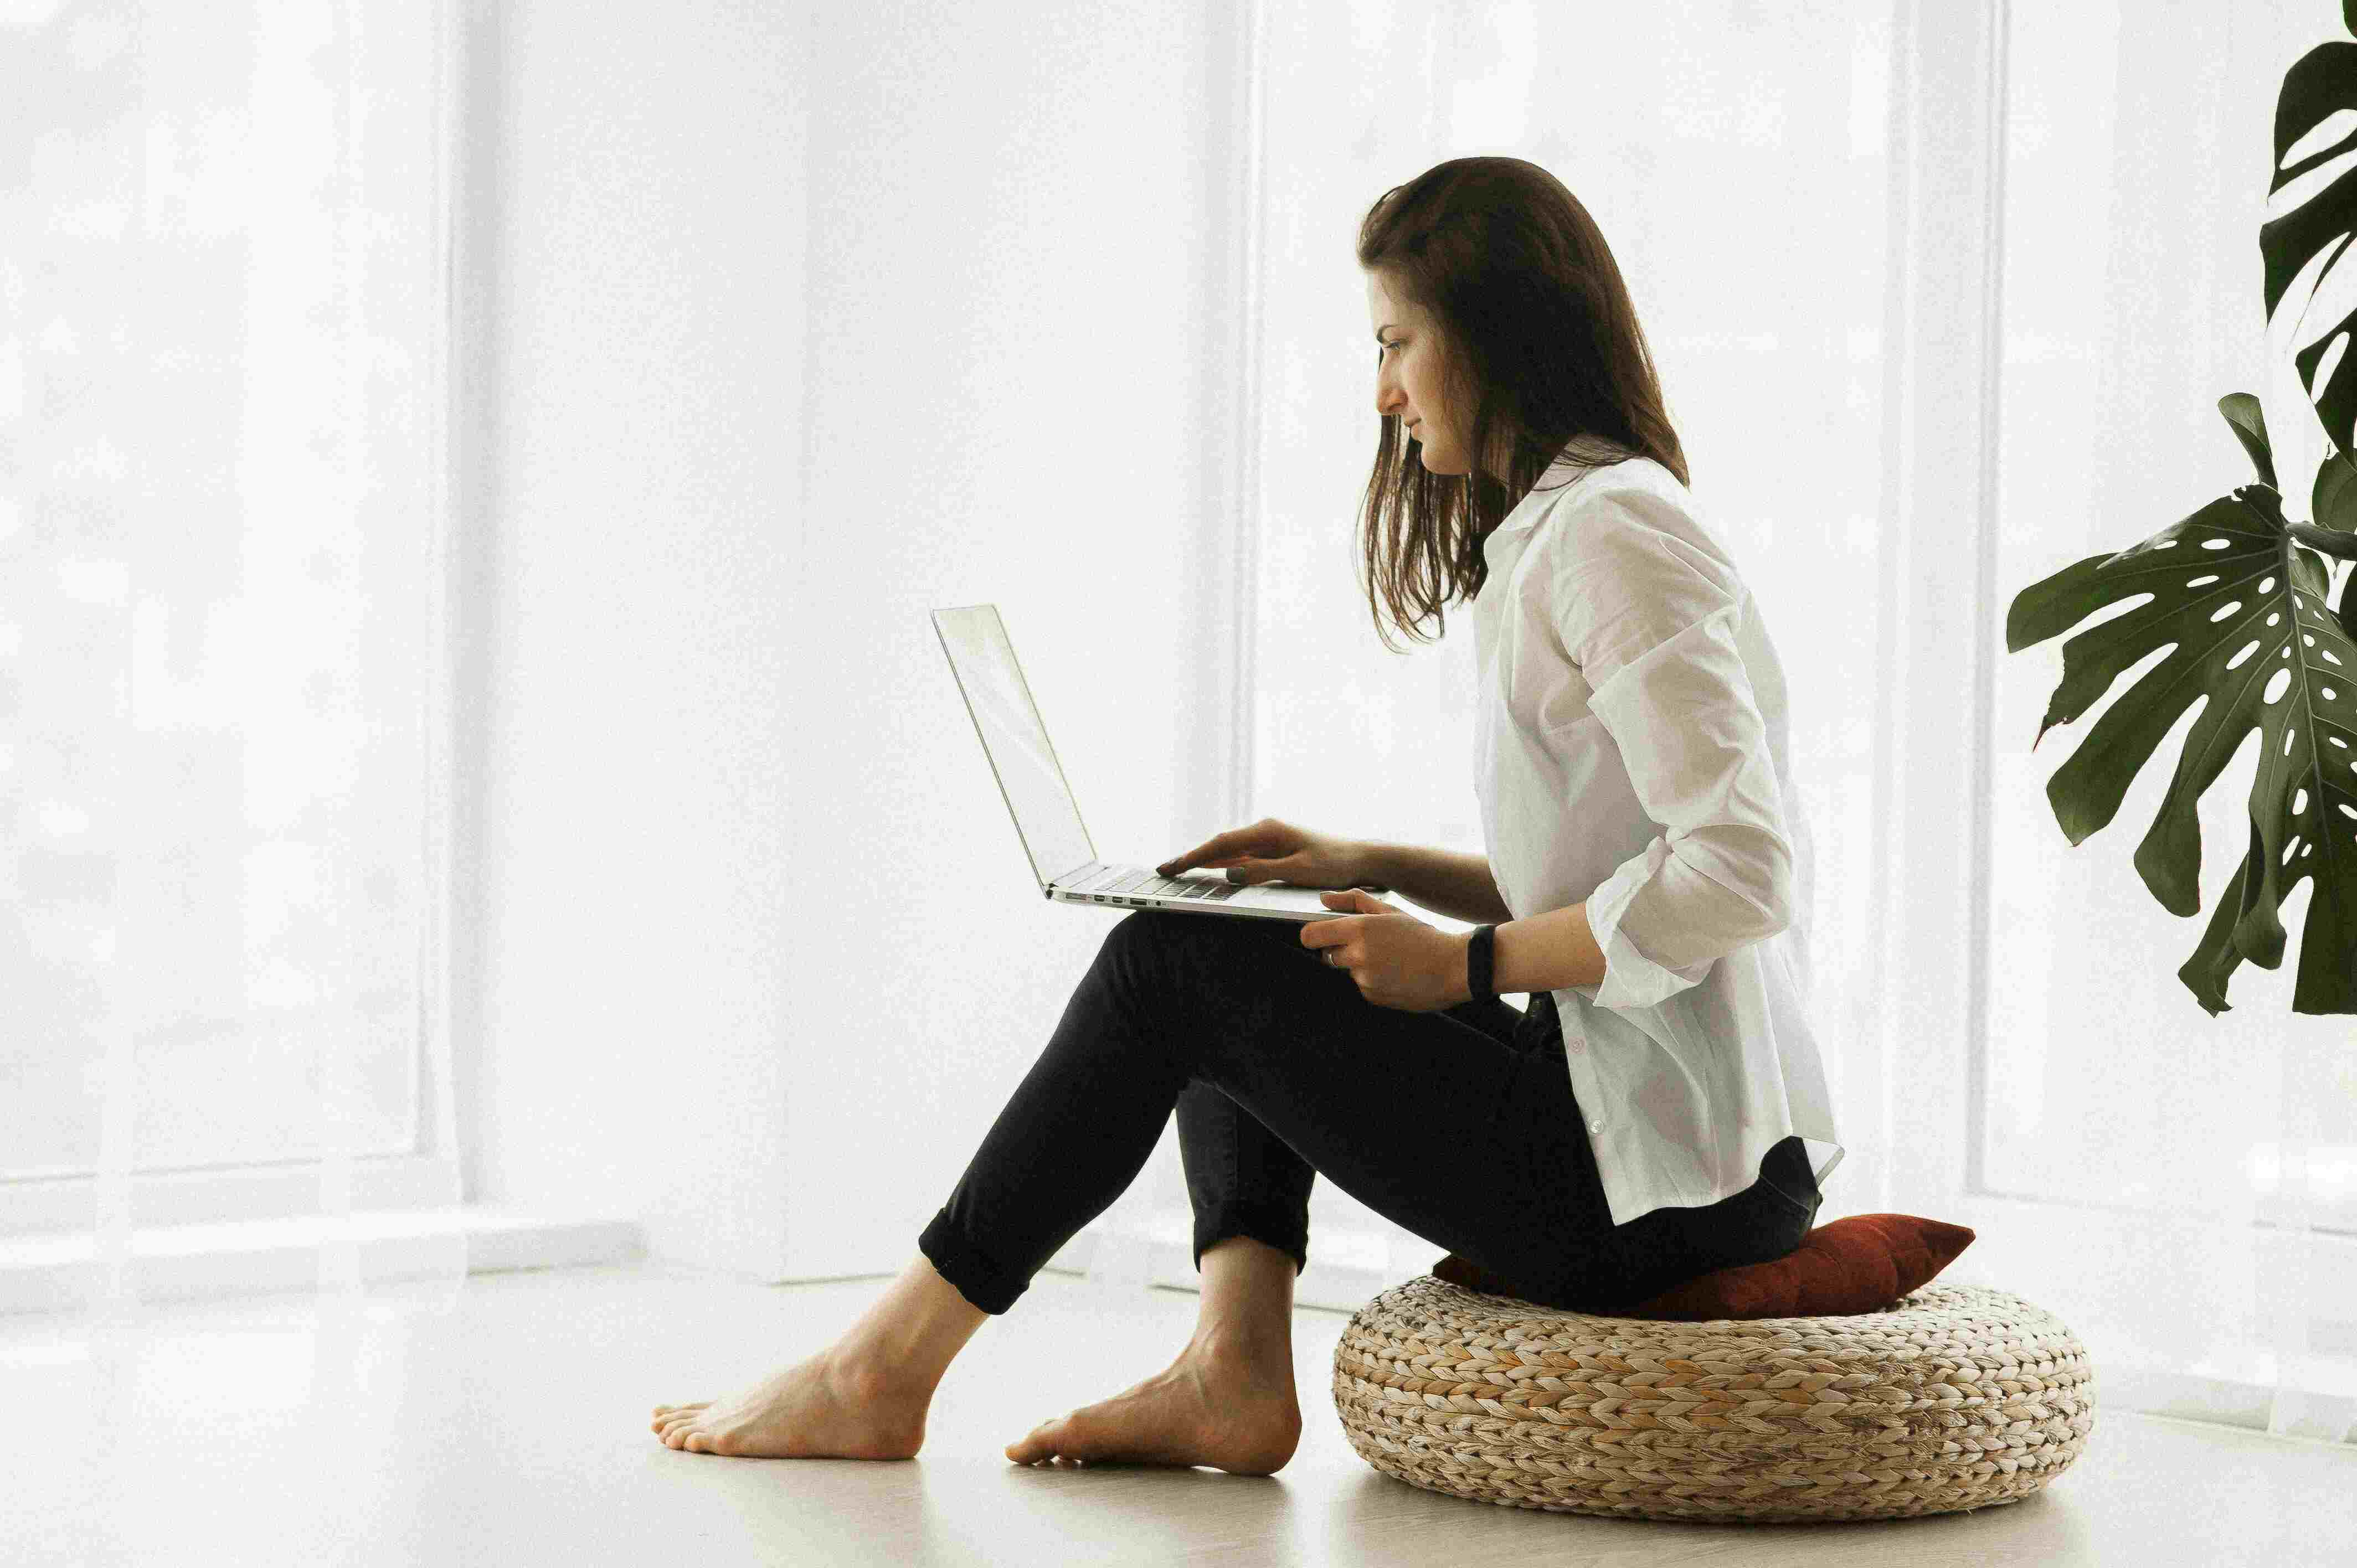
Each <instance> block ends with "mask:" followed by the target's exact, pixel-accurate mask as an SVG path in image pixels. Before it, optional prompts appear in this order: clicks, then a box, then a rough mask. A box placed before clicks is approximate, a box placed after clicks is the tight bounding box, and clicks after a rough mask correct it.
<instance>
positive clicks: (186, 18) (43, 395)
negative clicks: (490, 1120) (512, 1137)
mask: <svg viewBox="0 0 2357 1568" xmlns="http://www.w3.org/2000/svg"><path fill="white" fill-rule="evenodd" d="M0 54H5V57H6V66H7V70H6V71H5V81H7V82H8V83H9V84H10V85H9V89H8V91H7V93H6V95H5V98H0V302H5V303H0V885H5V887H6V889H7V896H6V897H5V899H0V1007H5V1028H0V1075H5V1089H4V1090H0V1248H5V1253H6V1256H7V1257H8V1259H9V1260H10V1261H11V1262H13V1263H16V1264H17V1265H19V1266H18V1267H16V1268H14V1269H12V1270H11V1271H9V1272H8V1273H6V1274H5V1276H4V1277H5V1278H6V1279H7V1280H8V1281H9V1282H10V1285H9V1289H10V1292H11V1294H12V1297H13V1299H11V1300H8V1301H5V1302H0V1309H6V1310H26V1309H39V1308H47V1309H52V1310H61V1311H65V1312H67V1313H68V1315H69V1316H71V1315H72V1313H73V1312H74V1310H75V1309H80V1310H81V1312H82V1313H84V1314H85V1315H86V1316H84V1317H83V1319H82V1321H83V1322H84V1324H85V1326H90V1327H91V1328H93V1329H94V1330H102V1328H103V1326H105V1325H107V1324H111V1323H116V1322H118V1321H119V1320H120V1319H121V1318H122V1317H123V1316H124V1314H125V1313H126V1312H127V1311H129V1310H130V1309H132V1308H135V1307H136V1306H137V1305H139V1304H140V1303H141V1302H143V1301H150V1300H155V1299H158V1298H164V1297H171V1296H176V1295H199V1294H218V1293H235V1292H249V1293H250V1292H256V1291H270V1292H279V1291H285V1290H287V1289H290V1288H292V1289H295V1290H296V1291H298V1292H312V1293H316V1306H317V1313H318V1317H319V1322H320V1324H321V1326H322V1328H323V1330H324V1329H325V1327H326V1326H327V1325H328V1323H329V1322H330V1321H333V1322H341V1323H346V1324H350V1323H352V1322H355V1321H357V1316H356V1313H355V1310H354V1309H355V1308H358V1307H361V1306H365V1305H366V1304H367V1303H368V1302H369V1301H370V1300H371V1299H372V1298H373V1297H375V1296H377V1295H378V1294H382V1293H387V1292H399V1293H402V1294H414V1293H417V1292H421V1291H422V1292H425V1293H426V1294H428V1295H429V1296H436V1295H439V1294H447V1292H448V1291H450V1290H453V1289H455V1288H456V1287H457V1284H458V1283H460V1282H462V1281H463V1278H464V1275H465V1270H466V1242H465V1239H464V1237H463V1235H461V1234H457V1233H455V1232H451V1231H448V1230H443V1231H441V1232H440V1233H438V1234H437V1233H435V1232H434V1231H433V1230H432V1228H431V1227H425V1228H421V1227H420V1226H419V1225H418V1224H417V1223H416V1220H417V1218H418V1217H419V1216H421V1215H431V1214H433V1213H435V1212H437V1211H440V1212H447V1211H448V1210H450V1209H453V1208H455V1207H456V1206H457V1203H458V1200H459V1196H460V1195H459V1187H458V1164H457V1150H456V1146H455V1141H454V1136H453V1133H454V1128H453V1122H452V1104H451V1087H450V1086H451V1060H450V1053H449V1049H448V1036H447V1029H446V1028H445V1026H444V1018H445V997H444V986H443V975H444V968H443V960H442V953H443V950H444V949H445V947H446V946H447V941H446V936H445V931H444V929H443V911H444V909H445V908H446V907H447V886H446V884H447V868H446V866H445V865H444V858H443V857H444V837H443V823H444V818H445V801H446V800H447V794H448V789H449V784H448V780H447V778H446V777H445V776H444V775H445V773H446V770H447V767H448V756H447V748H446V746H445V744H444V741H443V734H442V730H441V728H440V725H441V724H442V723H443V717H442V715H444V714H447V711H448V703H447V693H445V692H444V690H443V687H442V682H443V679H444V671H445V668H446V660H444V659H443V658H442V655H441V639H442V638H443V626H444V608H443V606H444V587H445V584H444V562H445V560H446V557H447V507H446V503H445V496H446V493H447V486H446V483H445V468H446V463H445V456H444V452H445V443H446V420H445V414H444V410H445V401H446V389H447V380H448V372H447V321H448V308H447V299H446V293H447V289H446V278H447V263H446V258H447V242H448V231H447V223H446V220H445V212H446V209H447V205H448V200H447V198H448V191H447V178H446V174H445V170H446V168H447V165H448V161H449V146H448V138H447V134H446V133H445V123H446V108H447V100H448V78H447V59H448V55H449V50H448V47H447V12H446V7H445V6H444V5H442V4H440V3H438V0H436V3H421V4H414V5H366V4H362V3H361V0H229V3H223V4H217V5H181V4H177V3H175V0H79V3H77V0H62V3H29V0H16V3H15V4H12V5H6V6H0ZM91 1343H92V1344H102V1343H112V1341H109V1340H106V1339H105V1338H104V1337H103V1336H102V1334H101V1336H100V1337H98V1338H94V1339H93V1340H92V1341H91ZM320 1364H321V1366H322V1368H323V1369H332V1368H342V1369H347V1370H349V1369H350V1368H351V1367H352V1366H353V1365H354V1359H353V1358H352V1357H350V1356H338V1355H323V1356H322V1358H321V1362H320ZM323 1375H327V1374H325V1373H324V1372H323Z"/></svg>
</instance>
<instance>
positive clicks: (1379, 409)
mask: <svg viewBox="0 0 2357 1568" xmlns="http://www.w3.org/2000/svg"><path fill="white" fill-rule="evenodd" d="M1367 309H1368V311H1369V313H1370V315H1369V319H1370V320H1371V321H1372V323H1373V325H1374V328H1375V339H1376V341H1377V342H1379V343H1382V344H1383V345H1384V347H1383V348H1382V349H1379V350H1378V352H1379V353H1381V355H1382V356H1383V358H1382V360H1380V361H1379V364H1378V367H1377V369H1376V371H1375V412H1376V413H1379V414H1382V415H1383V416H1384V417H1385V418H1396V419H1398V420H1399V422H1400V423H1401V424H1402V425H1404V426H1405V427H1406V430H1407V434H1408V435H1410V436H1412V437H1414V438H1415V444H1416V447H1415V449H1416V450H1417V451H1419V452H1420V453H1421V455H1422V456H1423V458H1424V466H1425V467H1426V469H1428V470H1430V471H1431V472H1433V473H1436V474H1466V473H1470V472H1472V469H1473V465H1472V462H1471V461H1470V459H1469V458H1468V456H1466V452H1465V448H1466V446H1467V445H1468V443H1469V440H1470V437H1469V435H1468V434H1467V432H1466V431H1465V430H1464V429H1463V428H1462V427H1461V421H1462V420H1463V419H1464V418H1465V417H1466V416H1465V414H1464V413H1463V412H1462V411H1460V410H1458V409H1453V408H1450V407H1449V406H1448V402H1447V395H1448V394H1447V393H1446V392H1444V390H1443V389H1442V386H1441V377H1442V373H1443V365H1442V359H1441V355H1442V349H1441V345H1440V342H1439V339H1438V338H1437V336H1436V335H1435V334H1434V333H1433V332H1432V331H1430V330H1429V329H1428V328H1426V326H1425V324H1424V322H1423V319H1422V317H1419V316H1417V315H1416V314H1415V312H1414V311H1412V310H1411V309H1410V307H1409V306H1406V305H1405V303H1403V302H1401V301H1398V300H1395V299H1394V298H1393V297H1392V296H1391V295H1390V293H1389V292H1388V291H1387V290H1385V288H1384V287H1383V278H1382V277H1381V276H1380V275H1378V274H1374V273H1369V274H1367Z"/></svg>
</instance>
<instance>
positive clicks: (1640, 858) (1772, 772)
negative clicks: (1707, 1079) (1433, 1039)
mask: <svg viewBox="0 0 2357 1568" xmlns="http://www.w3.org/2000/svg"><path fill="white" fill-rule="evenodd" d="M1672 504H1674V503H1672V502H1671V501H1669V500H1668V499H1664V498H1663V497H1660V496H1657V495H1654V494H1652V492H1650V491H1641V490H1640V491H1616V492H1610V493H1607V494H1604V495H1598V496H1588V497H1583V498H1581V499H1580V501H1579V503H1578V512H1577V516H1575V517H1572V518H1566V520H1565V521H1566V522H1567V523H1569V524H1570V525H1571V526H1570V527H1568V528H1566V529H1564V530H1560V531H1558V532H1557V534H1556V536H1555V537H1556V540H1557V541H1558V549H1557V555H1556V559H1555V564H1554V566H1553V570H1552V571H1551V572H1550V573H1549V583H1550V590H1551V593H1552V595H1553V610H1554V616H1555V625H1556V626H1557V628H1559V629H1560V630H1561V632H1562V635H1563V639H1564V647H1565V650H1566V651H1567V652H1568V653H1569V654H1570V655H1571V657H1572V659H1573V660H1574V661H1575V662H1577V664H1579V666H1580V667H1581V671H1582V672H1583V673H1584V674H1585V676H1586V677H1587V682H1588V684H1589V685H1590V687H1591V688H1592V695H1591V696H1590V698H1589V706H1590V708H1591V710H1592V711H1593V712H1594V713H1595V714H1596V716H1597V717H1598V720H1599V721H1601V723H1602V725H1603V726H1604V729H1605V731H1606V732H1607V733H1608V734H1609V735H1610V736H1611V737H1612V739H1613V742H1614V744H1615V745H1616V746H1619V748H1620V757H1621V760H1622V762H1623V763H1624V765H1625V766H1626V767H1627V768H1628V770H1629V778H1630V782H1631V785H1632V786H1633V788H1634V789H1635V791H1636V795H1637V800H1638V802H1639V804H1640V805H1641V806H1642V807H1643V809H1644V812H1645V815H1646V816H1647V818H1649V819H1650V820H1651V821H1652V822H1656V823H1659V824H1660V825H1661V826H1662V828H1663V832H1662V833H1660V834H1658V835H1656V836H1655V837H1654V838H1653V840H1652V842H1651V843H1648V844H1647V845H1646V846H1645V848H1644V849H1643V850H1642V851H1641V853H1639V854H1635V855H1632V856H1631V857H1630V858H1629V859H1628V860H1626V861H1623V862H1622V863H1621V864H1620V866H1619V867H1618V868H1617V869H1616V870H1614V872H1613V873H1612V875H1610V876H1609V877H1607V878H1605V880H1604V881H1603V882H1602V883H1600V884H1598V886H1597V888H1596V890H1595V892H1594V893H1592V894H1590V895H1589V896H1588V898H1587V921H1588V926H1589V928H1590V929H1592V930H1593V931H1594V932H1595V935H1596V940H1597V945H1598V947H1599V948H1601V949H1602V950H1603V952H1604V959H1605V974H1604V981H1603V983H1602V984H1601V985H1600V986H1598V988H1597V991H1596V994H1595V997H1594V1000H1595V1002H1596V1004H1597V1005H1598V1006H1602V1007H1622V1008H1627V1007H1649V1006H1652V1005H1653V1004H1656V1003H1659V1002H1660V1001H1661V1000H1662V999H1663V998H1664V997H1666V996H1669V995H1671V994H1673V993H1676V992H1679V991H1682V990H1684V989H1685V988H1686V987H1687V986H1690V985H1695V984H1698V983H1700V982H1701V981H1702V980H1703V978H1704V977H1705V976H1706V975H1707V974H1708V973H1709V972H1710V966H1711V965H1712V964H1713V963H1715V962H1716V961H1717V960H1719V959H1720V958H1722V957H1724V956H1726V955H1727V953H1730V952H1733V951H1734V950H1737V949H1738V948H1740V947H1744V946H1746V945H1747V944H1749V943H1752V942H1757V941H1761V940H1766V939H1767V938H1769V937H1771V936H1774V935H1775V934H1776V933H1777V932H1779V931H1781V930H1782V929H1784V928H1785V927H1786V926H1788V925H1789V924H1791V921H1792V906H1793V899H1792V876H1793V854H1792V840H1791V838H1790V837H1789V836H1788V835H1787V834H1786V832H1785V830H1784V826H1783V808H1782V800H1781V795H1780V792H1779V790H1778V789H1777V784H1776V768H1775V759H1774V757H1773V755H1772V754H1771V753H1770V750H1769V746H1768V734H1767V726H1766V725H1765V724H1764V723H1763V721H1762V720H1761V718H1760V707H1759V703H1758V702H1757V701H1756V700H1755V699H1754V697H1753V694H1752V690H1751V681H1750V677H1749V674H1748V673H1747V672H1746V671H1745V670H1744V666H1743V659H1742V655H1741V653H1740V652H1739V650H1738V648H1737V645H1736V631H1737V628H1738V625H1739V624H1740V622H1739V618H1740V617H1741V616H1742V615H1743V613H1744V611H1745V608H1746V599H1747V595H1746V591H1745V590H1744V588H1743V586H1742V585H1741V584H1740V582H1738V580H1737V579H1736V577H1735V575H1734V572H1733V570H1732V568H1730V567H1729V566H1728V565H1727V564H1726V563H1725V562H1723V561H1720V560H1717V558H1715V557H1713V556H1711V555H1709V554H1707V553H1704V552H1702V551H1700V550H1698V549H1696V548H1695V546H1694V545H1693V544H1692V543H1690V542H1687V541H1686V540H1684V538H1681V537H1679V536H1677V535H1676V534H1674V533H1673V532H1666V531H1665V530H1664V529H1663V528H1662V527H1661V526H1660V525H1659V520H1660V517H1661V510H1660V509H1666V508H1668V507H1670V506H1671V505H1672Z"/></svg>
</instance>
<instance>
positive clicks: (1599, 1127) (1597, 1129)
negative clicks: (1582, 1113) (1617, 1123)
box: [1587, 1122, 1604, 1133]
mask: <svg viewBox="0 0 2357 1568" xmlns="http://www.w3.org/2000/svg"><path fill="white" fill-rule="evenodd" d="M1587 1130H1588V1131H1589V1132H1591V1133H1601V1132H1602V1131H1604V1123H1603V1122H1589V1123H1588V1124H1587Z"/></svg>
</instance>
